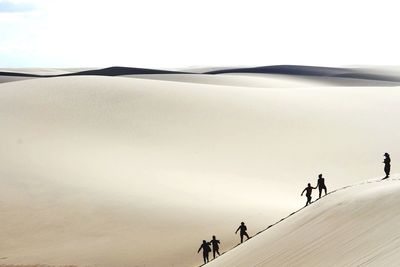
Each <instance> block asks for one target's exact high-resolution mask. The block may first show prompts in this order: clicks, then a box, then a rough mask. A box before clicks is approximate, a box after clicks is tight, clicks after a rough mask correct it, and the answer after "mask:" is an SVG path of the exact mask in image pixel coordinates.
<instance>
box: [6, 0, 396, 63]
mask: <svg viewBox="0 0 400 267" xmlns="http://www.w3.org/2000/svg"><path fill="white" fill-rule="evenodd" d="M399 10H400V9H399V7H398V3H397V2H396V1H386V0H379V1H354V0H347V1H345V0H344V1H342V0H340V1H323V0H308V1H307V0H306V1H302V0H279V1H278V0H276V1H268V0H259V1H256V0H243V1H235V0H142V1H136V0H133V1H129V0H113V1H101V0H97V1H85V0H27V1H17V0H7V1H3V0H0V67H105V66H115V65H124V66H132V67H150V68H180V67H188V66H245V65H246V66H249V65H272V64H303V65H323V66H341V65H365V64H366V65H400V53H399V52H398V50H399V49H400V38H399V35H400V33H399V29H398V28H399V25H400V15H399V14H398V12H399Z"/></svg>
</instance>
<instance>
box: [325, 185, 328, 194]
mask: <svg viewBox="0 0 400 267" xmlns="http://www.w3.org/2000/svg"><path fill="white" fill-rule="evenodd" d="M324 191H325V196H326V195H327V194H328V193H327V192H328V189H326V186H325V187H324Z"/></svg>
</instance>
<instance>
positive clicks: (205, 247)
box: [197, 240, 211, 264]
mask: <svg viewBox="0 0 400 267" xmlns="http://www.w3.org/2000/svg"><path fill="white" fill-rule="evenodd" d="M202 249H203V260H204V264H206V263H207V262H208V253H210V251H211V248H210V243H208V242H207V241H205V240H203V244H201V246H200V248H199V250H198V251H197V253H199V252H200V250H202Z"/></svg>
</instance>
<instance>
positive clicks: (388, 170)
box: [383, 153, 390, 179]
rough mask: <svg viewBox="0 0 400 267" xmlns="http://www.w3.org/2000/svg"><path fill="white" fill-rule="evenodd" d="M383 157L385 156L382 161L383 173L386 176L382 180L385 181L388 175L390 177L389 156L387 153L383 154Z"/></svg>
mask: <svg viewBox="0 0 400 267" xmlns="http://www.w3.org/2000/svg"><path fill="white" fill-rule="evenodd" d="M383 156H385V159H384V160H383V163H385V168H384V171H385V174H386V177H385V178H383V179H387V178H389V175H390V156H389V154H388V153H385V154H384V155H383Z"/></svg>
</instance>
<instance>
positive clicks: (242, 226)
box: [235, 222, 250, 243]
mask: <svg viewBox="0 0 400 267" xmlns="http://www.w3.org/2000/svg"><path fill="white" fill-rule="evenodd" d="M239 230H240V243H243V237H244V236H245V237H247V240H248V239H250V237H249V235H248V234H247V232H246V231H247V226H246V225H245V224H244V222H241V223H240V226H239V227H238V229H237V230H236V232H235V234H237V232H238V231H239Z"/></svg>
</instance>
